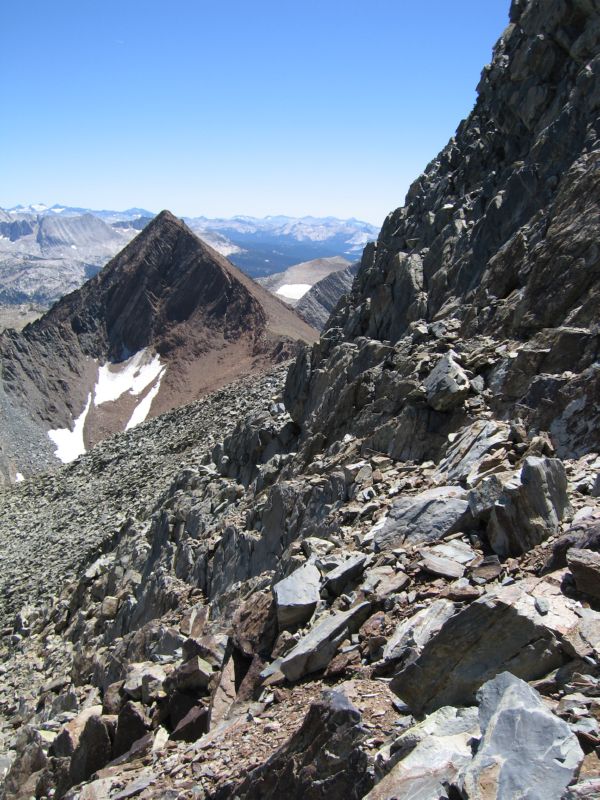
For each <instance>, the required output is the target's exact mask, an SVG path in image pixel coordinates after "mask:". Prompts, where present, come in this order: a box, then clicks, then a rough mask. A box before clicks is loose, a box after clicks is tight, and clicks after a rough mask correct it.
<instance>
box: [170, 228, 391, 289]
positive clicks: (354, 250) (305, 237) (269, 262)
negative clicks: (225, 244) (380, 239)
mask: <svg viewBox="0 0 600 800" xmlns="http://www.w3.org/2000/svg"><path fill="white" fill-rule="evenodd" d="M186 222H187V224H188V225H189V226H190V227H191V228H192V230H194V231H195V232H196V233H197V234H198V235H199V236H201V237H202V238H204V234H205V232H209V233H212V234H220V235H221V236H224V237H225V238H227V239H228V240H229V241H230V242H231V243H232V244H233V245H235V246H236V247H238V248H239V250H238V252H236V253H233V252H231V253H230V254H229V257H230V258H231V260H232V261H233V262H234V263H235V264H236V265H237V266H238V267H240V268H241V269H243V270H244V271H245V272H246V273H247V274H248V275H251V276H252V277H262V276H266V275H271V274H273V273H274V272H282V271H283V270H285V269H287V268H288V267H291V266H293V265H294V264H298V263H300V262H305V261H312V260H314V259H316V258H327V257H331V256H344V257H345V258H347V259H348V260H349V261H356V260H357V259H358V258H360V255H361V253H362V251H363V248H364V246H365V244H366V243H367V242H369V241H374V240H375V239H377V234H378V233H379V229H378V228H376V227H375V226H374V225H371V224H369V223H368V222H361V221H360V220H357V219H347V220H342V219H337V218H335V217H302V218H295V217H285V216H272V217H265V218H264V219H256V218H255V217H233V218H231V219H207V218H205V217H197V218H195V219H186Z"/></svg>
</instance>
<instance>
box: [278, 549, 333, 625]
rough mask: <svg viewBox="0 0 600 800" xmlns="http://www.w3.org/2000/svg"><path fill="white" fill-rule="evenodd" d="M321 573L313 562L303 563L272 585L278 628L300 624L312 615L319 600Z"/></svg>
mask: <svg viewBox="0 0 600 800" xmlns="http://www.w3.org/2000/svg"><path fill="white" fill-rule="evenodd" d="M320 583H321V573H320V572H319V570H318V569H317V568H316V567H315V565H314V564H310V563H309V564H303V565H302V566H301V567H299V568H298V569H296V570H294V572H292V574H291V575H288V577H287V578H284V579H283V580H281V581H279V582H278V583H276V584H275V585H274V586H273V597H274V598H275V607H276V609H277V622H278V623H279V627H280V628H289V627H292V626H294V625H300V624H302V623H304V622H308V620H309V619H310V618H311V617H312V615H313V612H314V610H315V608H316V605H317V603H318V602H319V597H320V595H319V587H320Z"/></svg>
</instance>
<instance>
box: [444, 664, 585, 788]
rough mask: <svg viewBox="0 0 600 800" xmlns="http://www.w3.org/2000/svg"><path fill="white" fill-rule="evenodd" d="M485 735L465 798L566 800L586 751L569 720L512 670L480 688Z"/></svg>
mask: <svg viewBox="0 0 600 800" xmlns="http://www.w3.org/2000/svg"><path fill="white" fill-rule="evenodd" d="M477 699H478V701H479V724H480V725H481V731H482V734H483V735H482V738H481V742H480V744H479V748H478V750H477V753H476V755H475V757H474V759H473V761H472V762H471V763H470V764H469V765H468V766H467V767H466V768H465V769H464V771H463V772H462V774H461V776H460V778H459V780H458V785H459V788H460V791H461V794H462V796H463V797H464V798H465V800H488V798H491V797H493V798H496V800H513V799H514V798H517V797H518V798H520V799H522V800H560V798H561V797H563V793H564V791H565V789H566V788H567V786H568V785H569V784H570V783H571V782H572V781H573V780H574V779H575V778H576V777H577V773H578V770H579V766H580V764H581V762H582V760H583V752H582V750H581V748H580V746H579V742H578V741H577V737H576V736H575V734H574V733H573V732H572V731H571V729H570V728H569V726H568V725H567V723H566V722H563V720H561V719H559V718H558V717H556V716H555V715H554V714H553V713H552V712H551V711H550V710H549V709H548V708H546V706H545V705H544V703H543V702H542V699H541V697H540V696H539V694H538V693H537V692H536V691H535V690H534V689H532V688H531V687H530V686H528V685H527V684H526V683H525V682H524V681H522V680H519V678H516V677H515V676H514V675H512V674H510V673H509V672H503V673H502V674H500V675H498V676H497V677H495V678H494V679H493V680H491V681H488V682H487V683H486V684H485V685H484V686H483V687H482V688H481V689H480V691H479V692H478V693H477Z"/></svg>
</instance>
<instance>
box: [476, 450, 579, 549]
mask: <svg viewBox="0 0 600 800" xmlns="http://www.w3.org/2000/svg"><path fill="white" fill-rule="evenodd" d="M568 511H569V500H568V496H567V476H566V473H565V468H564V466H563V464H562V461H560V460H559V459H557V458H546V457H543V458H539V457H535V456H530V457H529V458H526V459H525V462H524V464H523V467H522V469H521V473H520V475H519V476H518V477H516V478H515V479H514V480H513V481H511V482H510V483H508V484H507V485H506V486H505V488H504V491H503V492H502V494H501V496H500V498H499V499H498V500H497V502H496V503H495V504H494V507H493V509H492V512H491V514H490V521H489V523H488V526H487V536H488V539H489V541H490V544H491V546H492V548H493V550H494V551H495V552H496V553H498V555H500V556H510V555H519V554H521V553H525V552H527V551H528V550H530V549H531V548H532V547H535V546H536V545H538V544H540V542H543V541H544V539H547V538H548V536H550V535H551V534H554V533H556V532H557V530H558V526H559V523H560V521H561V520H562V519H563V517H564V516H565V514H567V513H568Z"/></svg>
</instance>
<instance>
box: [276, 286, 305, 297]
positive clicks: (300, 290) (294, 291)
mask: <svg viewBox="0 0 600 800" xmlns="http://www.w3.org/2000/svg"><path fill="white" fill-rule="evenodd" d="M311 288H312V286H311V284H310V283H284V284H283V286H280V287H279V289H277V291H276V292H275V294H280V295H281V296H282V297H287V298H289V299H290V300H300V298H301V297H302V296H303V295H305V294H306V293H307V292H308V290H309V289H311Z"/></svg>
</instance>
